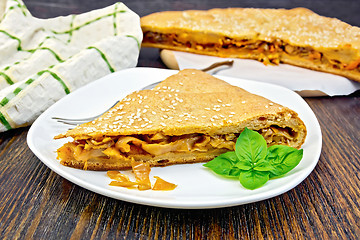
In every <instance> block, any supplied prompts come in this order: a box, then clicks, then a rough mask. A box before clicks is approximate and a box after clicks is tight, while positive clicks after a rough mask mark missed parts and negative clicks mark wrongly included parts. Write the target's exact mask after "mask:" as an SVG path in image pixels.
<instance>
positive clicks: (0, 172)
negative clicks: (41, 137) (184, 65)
mask: <svg viewBox="0 0 360 240" xmlns="http://www.w3.org/2000/svg"><path fill="white" fill-rule="evenodd" d="M114 2H115V1H110V0H106V1H97V0H26V1H25V4H26V5H27V6H28V8H29V10H30V11H31V12H32V14H33V15H34V16H36V17H40V18H47V17H55V16H58V15H67V14H70V13H82V12H85V11H89V10H92V9H96V8H100V7H105V6H107V5H110V4H113V3H114ZM124 3H125V4H126V5H127V6H128V7H130V8H131V9H132V10H134V11H135V12H137V13H138V14H139V15H140V16H143V15H146V14H149V13H151V12H155V11H163V10H183V9H208V8H214V7H274V8H278V7H283V8H292V7H297V6H303V7H307V8H310V9H312V10H313V11H315V12H317V13H320V14H322V15H325V16H330V17H337V18H340V19H342V20H344V21H346V22H348V23H350V24H352V25H357V26H360V14H359V13H360V2H359V1H358V0H345V1H342V0H326V1H325V0H322V1H320V0H319V1H313V0H295V1H287V0H258V1H249V0H240V1H237V0H229V1H221V0H214V1H210V0H204V1H190V0H186V1H176V0H175V1H174V0H156V1H145V0H132V1H125V2H124ZM138 65H139V66H150V67H160V68H163V67H164V65H163V64H162V63H161V61H160V59H159V55H158V51H157V50H154V49H143V50H142V51H141V54H140V59H139V64H138ZM305 100H306V102H307V103H308V104H309V105H310V107H311V108H312V109H313V111H314V112H315V114H316V116H317V117H318V120H319V122H320V125H321V128H322V133H323V148H322V153H321V157H320V160H319V163H318V165H317V166H316V168H315V170H314V171H313V172H312V173H311V174H310V176H309V177H308V178H306V179H305V180H304V181H303V182H302V183H301V184H299V185H298V186H297V187H295V188H294V189H292V190H290V191H288V192H287V193H285V194H282V195H280V196H277V197H274V198H271V199H268V200H265V201H260V202H256V203H251V204H247V205H242V206H237V207H229V208H222V209H211V210H176V209H164V208H157V207H149V206H142V205H137V204H132V203H128V202H123V201H119V200H114V199H111V198H108V197H104V196H101V195H98V194H96V193H93V192H90V191H88V190H85V189H83V188H81V187H78V186H77V185H74V184H73V183H71V182H69V181H67V180H65V179H64V178H62V177H61V176H59V175H57V174H56V173H54V172H52V171H51V170H50V169H49V168H47V167H46V166H45V165H44V164H43V163H42V162H40V160H39V159H38V158H37V157H36V156H35V155H34V154H33V153H32V152H31V151H30V149H29V148H28V147H27V144H26V135H27V133H28V128H22V129H15V130H11V131H8V132H5V133H1V134H0V239H68V238H72V239H105V238H111V239H113V238H118V239H172V238H182V239H330V238H331V239H359V238H360V208H359V201H360V173H359V170H360V147H359V146H360V101H359V100H360V94H359V92H357V93H355V94H352V95H350V96H345V97H321V98H306V99H305Z"/></svg>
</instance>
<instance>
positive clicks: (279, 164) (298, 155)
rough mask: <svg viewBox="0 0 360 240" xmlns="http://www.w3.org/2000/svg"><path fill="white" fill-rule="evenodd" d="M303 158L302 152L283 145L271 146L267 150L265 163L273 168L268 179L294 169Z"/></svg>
mask: <svg viewBox="0 0 360 240" xmlns="http://www.w3.org/2000/svg"><path fill="white" fill-rule="evenodd" d="M302 157H303V150H302V149H300V150H298V149H296V148H293V147H289V146H284V145H273V146H271V147H269V148H268V154H267V156H266V159H267V161H268V162H269V163H270V164H271V165H272V166H273V168H274V169H273V170H270V178H274V177H277V176H281V175H284V174H286V173H288V172H289V171H290V170H292V169H293V168H295V167H296V166H297V165H298V164H299V162H300V161H301V159H302Z"/></svg>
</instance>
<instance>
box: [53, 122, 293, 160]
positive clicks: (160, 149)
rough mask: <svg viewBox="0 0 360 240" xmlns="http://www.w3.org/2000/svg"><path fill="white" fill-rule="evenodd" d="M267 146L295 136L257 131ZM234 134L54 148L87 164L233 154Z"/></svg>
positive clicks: (146, 138)
mask: <svg viewBox="0 0 360 240" xmlns="http://www.w3.org/2000/svg"><path fill="white" fill-rule="evenodd" d="M258 132H259V133H260V134H261V135H262V136H263V137H264V138H265V140H266V142H267V144H268V145H269V146H270V145H274V144H288V143H289V142H290V141H293V140H294V139H295V138H296V136H297V134H296V133H295V132H294V131H292V130H291V129H290V128H281V127H279V126H271V127H269V128H265V129H261V130H258ZM237 137H238V135H236V134H226V135H214V136H210V135H205V134H187V135H181V136H166V135H164V134H162V133H156V134H153V135H132V136H117V137H104V138H102V139H76V140H75V141H74V142H69V143H66V144H64V146H62V147H61V148H59V149H58V158H59V159H61V160H67V159H68V160H70V159H75V160H77V161H81V162H87V161H88V160H90V159H100V160H104V159H112V160H124V161H127V160H129V159H131V157H132V156H142V155H150V156H154V157H155V156H161V155H164V154H168V153H171V152H172V153H189V152H208V151H216V150H219V149H221V150H223V151H234V149H235V143H236V139H237Z"/></svg>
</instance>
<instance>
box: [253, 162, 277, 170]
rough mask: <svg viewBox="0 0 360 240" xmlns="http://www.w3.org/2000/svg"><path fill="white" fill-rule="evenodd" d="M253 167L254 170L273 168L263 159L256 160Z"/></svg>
mask: <svg viewBox="0 0 360 240" xmlns="http://www.w3.org/2000/svg"><path fill="white" fill-rule="evenodd" d="M253 169H254V170H256V171H261V172H268V171H272V170H274V167H273V166H272V165H271V164H270V163H269V161H268V160H266V159H264V160H260V161H258V162H257V163H256V164H255V167H254V168H253Z"/></svg>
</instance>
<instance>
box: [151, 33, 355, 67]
mask: <svg viewBox="0 0 360 240" xmlns="http://www.w3.org/2000/svg"><path fill="white" fill-rule="evenodd" d="M187 36H188V34H186V33H182V34H175V33H157V32H151V31H148V32H145V33H144V42H148V43H161V44H166V45H170V46H174V47H175V46H180V47H186V48H191V49H194V50H196V51H198V52H201V51H206V52H219V51H221V52H224V53H226V54H227V55H230V56H231V54H234V55H238V54H249V55H248V57H250V58H252V57H254V58H255V56H253V54H256V57H257V58H256V60H258V61H261V62H263V63H265V64H271V63H272V64H279V63H280V57H281V56H280V54H282V55H286V56H287V58H296V59H297V60H304V61H312V62H314V61H319V62H321V63H323V64H326V65H328V66H330V67H332V68H334V69H346V70H355V71H358V72H360V59H354V58H356V56H352V54H351V53H347V52H346V50H344V51H338V50H328V51H326V50H325V49H324V51H323V52H319V51H316V50H315V49H313V48H311V47H299V46H292V45H290V44H287V43H285V42H284V41H282V40H280V39H275V40H274V41H272V42H267V41H263V40H251V39H233V38H229V37H222V38H220V39H219V38H214V37H213V38H212V39H208V40H209V41H208V42H207V43H201V39H199V40H200V41H198V42H197V41H194V40H191V39H189V38H188V37H187ZM195 37H196V36H195ZM204 37H205V36H203V38H204ZM210 38H211V37H210ZM340 55H341V56H342V57H344V56H345V55H346V56H345V58H346V59H347V60H348V61H347V62H346V63H345V62H341V61H340V59H341V58H339V56H340Z"/></svg>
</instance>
